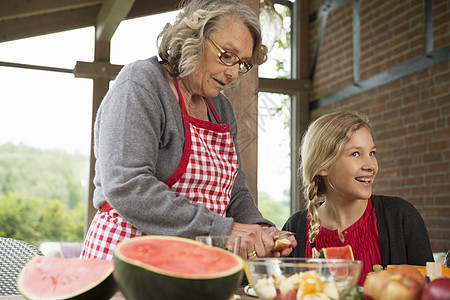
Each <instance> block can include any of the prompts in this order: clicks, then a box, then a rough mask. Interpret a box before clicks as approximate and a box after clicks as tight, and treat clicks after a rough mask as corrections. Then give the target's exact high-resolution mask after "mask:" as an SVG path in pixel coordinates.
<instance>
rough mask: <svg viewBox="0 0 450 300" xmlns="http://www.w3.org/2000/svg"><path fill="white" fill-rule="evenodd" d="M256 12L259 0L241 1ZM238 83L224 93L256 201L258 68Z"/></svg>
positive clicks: (248, 180) (245, 170)
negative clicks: (232, 112) (233, 113)
mask: <svg viewBox="0 0 450 300" xmlns="http://www.w3.org/2000/svg"><path fill="white" fill-rule="evenodd" d="M244 3H245V4H247V5H248V6H249V7H251V8H252V9H253V10H254V11H255V12H256V14H257V15H259V0H244ZM239 80H240V82H239V85H237V86H236V87H234V88H230V89H227V90H226V91H224V94H225V95H226V96H227V97H228V99H230V101H231V102H232V103H233V107H234V112H235V114H236V121H237V126H238V149H239V152H240V155H241V162H242V166H240V167H241V168H242V170H243V171H244V172H245V174H246V183H247V186H248V188H249V189H250V193H251V194H252V196H253V198H254V199H255V201H256V202H257V201H258V200H257V199H258V181H257V180H258V88H259V86H258V68H257V66H254V67H253V69H252V70H250V71H249V72H248V73H247V74H245V75H243V76H241V78H240V79H239Z"/></svg>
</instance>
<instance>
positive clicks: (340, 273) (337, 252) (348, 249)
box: [320, 245, 355, 278]
mask: <svg viewBox="0 0 450 300" xmlns="http://www.w3.org/2000/svg"><path fill="white" fill-rule="evenodd" d="M320 258H326V259H345V260H355V258H354V257H353V250H352V246H350V245H346V246H343V247H328V248H322V250H320ZM330 272H331V273H332V274H333V275H334V276H336V277H337V278H344V277H346V276H347V275H348V272H349V270H348V267H346V266H339V267H330Z"/></svg>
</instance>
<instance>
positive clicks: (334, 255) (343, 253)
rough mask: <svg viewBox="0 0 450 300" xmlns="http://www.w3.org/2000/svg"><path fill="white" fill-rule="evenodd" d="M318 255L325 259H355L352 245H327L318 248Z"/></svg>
mask: <svg viewBox="0 0 450 300" xmlns="http://www.w3.org/2000/svg"><path fill="white" fill-rule="evenodd" d="M320 257H321V258H327V259H348V260H355V258H354V257H353V250H352V246H350V245H347V246H343V247H328V248H322V250H320Z"/></svg>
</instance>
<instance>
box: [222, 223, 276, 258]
mask: <svg viewBox="0 0 450 300" xmlns="http://www.w3.org/2000/svg"><path fill="white" fill-rule="evenodd" d="M229 235H237V236H240V237H241V247H240V250H239V256H241V257H242V258H244V259H248V258H256V257H264V256H268V255H269V254H270V253H271V252H272V248H273V245H274V241H273V236H272V235H271V234H270V233H269V232H268V231H267V230H265V228H263V227H261V226H259V225H257V224H242V223H236V222H234V223H233V225H232V226H231V231H230V233H229ZM254 251H255V252H254ZM253 253H254V254H256V257H254V255H253Z"/></svg>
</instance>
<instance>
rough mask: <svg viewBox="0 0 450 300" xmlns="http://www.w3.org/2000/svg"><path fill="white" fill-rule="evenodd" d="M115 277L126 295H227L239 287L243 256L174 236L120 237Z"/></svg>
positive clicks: (151, 298)
mask: <svg viewBox="0 0 450 300" xmlns="http://www.w3.org/2000/svg"><path fill="white" fill-rule="evenodd" d="M114 265H115V268H114V278H115V279H116V282H117V284H118V286H119V289H120V290H121V292H122V294H123V295H124V296H125V297H126V298H127V299H143V300H160V299H164V300H171V299H174V300H183V299H186V300H188V299H214V300H220V299H223V300H226V299H228V298H229V297H230V296H231V295H232V294H233V292H234V291H235V290H236V289H237V288H238V287H239V284H240V283H241V281H242V277H243V275H244V273H243V269H244V261H243V260H242V258H240V257H239V256H237V255H235V254H233V253H231V252H228V251H226V250H223V249H220V248H217V247H211V246H207V245H205V244H203V243H201V242H197V241H194V240H190V239H186V238H180V237H173V236H141V237H134V238H131V239H128V240H126V241H123V242H121V243H119V244H118V245H117V247H116V249H115V251H114Z"/></svg>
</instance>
